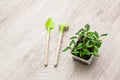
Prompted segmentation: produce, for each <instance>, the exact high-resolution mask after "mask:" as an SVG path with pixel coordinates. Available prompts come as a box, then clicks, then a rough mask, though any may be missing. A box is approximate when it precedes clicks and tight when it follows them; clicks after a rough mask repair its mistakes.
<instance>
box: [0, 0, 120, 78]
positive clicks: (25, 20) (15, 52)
mask: <svg viewBox="0 0 120 80" xmlns="http://www.w3.org/2000/svg"><path fill="white" fill-rule="evenodd" d="M48 17H52V18H53V19H54V21H55V23H56V27H55V29H53V30H52V31H51V35H50V49H49V62H48V67H44V49H45V40H46V29H45V27H44V22H45V21H46V19H47V18H48ZM61 22H65V23H68V24H69V25H70V28H69V31H67V32H65V34H64V37H63V43H62V48H61V49H63V48H65V46H67V45H68V44H69V38H70V37H71V36H72V35H74V33H75V32H76V31H78V30H79V29H80V28H82V27H83V26H84V25H85V24H86V23H89V24H90V25H91V30H96V31H98V32H99V33H108V34H109V36H107V37H105V38H103V45H102V47H101V48H100V50H99V57H98V58H95V59H94V61H93V63H92V64H91V65H83V64H81V63H78V62H74V61H73V60H72V58H71V55H70V52H69V51H68V52H65V53H62V50H61V54H60V59H59V64H58V67H57V68H55V67H54V59H55V54H56V46H57V41H58V37H59V29H58V24H59V23H61ZM119 49H120V0H0V80H120V50H119Z"/></svg>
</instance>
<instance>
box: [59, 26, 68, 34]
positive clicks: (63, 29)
mask: <svg viewBox="0 0 120 80" xmlns="http://www.w3.org/2000/svg"><path fill="white" fill-rule="evenodd" d="M59 29H60V32H62V33H63V32H64V31H66V30H68V29H69V25H68V24H59Z"/></svg>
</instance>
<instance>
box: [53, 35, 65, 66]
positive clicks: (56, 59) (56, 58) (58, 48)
mask: <svg viewBox="0 0 120 80" xmlns="http://www.w3.org/2000/svg"><path fill="white" fill-rule="evenodd" d="M62 35H63V33H60V37H59V42H58V46H57V54H56V57H55V64H54V66H55V67H56V66H57V65H58V60H59V52H60V47H61V41H62Z"/></svg>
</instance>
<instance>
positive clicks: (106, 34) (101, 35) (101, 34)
mask: <svg viewBox="0 0 120 80" xmlns="http://www.w3.org/2000/svg"><path fill="white" fill-rule="evenodd" d="M107 35H108V34H101V35H100V36H107Z"/></svg>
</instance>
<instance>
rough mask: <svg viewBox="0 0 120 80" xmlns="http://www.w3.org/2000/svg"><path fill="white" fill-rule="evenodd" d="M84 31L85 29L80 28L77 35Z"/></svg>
mask: <svg viewBox="0 0 120 80" xmlns="http://www.w3.org/2000/svg"><path fill="white" fill-rule="evenodd" d="M83 31H84V29H83V28H82V29H80V30H79V31H78V32H77V33H76V34H77V35H79V34H80V33H81V32H83Z"/></svg>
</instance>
